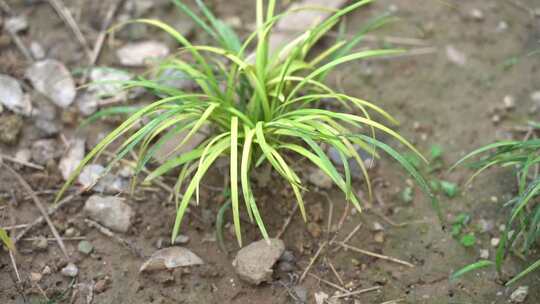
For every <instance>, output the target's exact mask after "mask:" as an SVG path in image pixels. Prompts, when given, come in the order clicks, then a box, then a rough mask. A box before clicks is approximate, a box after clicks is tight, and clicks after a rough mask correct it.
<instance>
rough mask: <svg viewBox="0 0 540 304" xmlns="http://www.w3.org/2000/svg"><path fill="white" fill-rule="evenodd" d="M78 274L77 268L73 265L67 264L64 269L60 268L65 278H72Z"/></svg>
mask: <svg viewBox="0 0 540 304" xmlns="http://www.w3.org/2000/svg"><path fill="white" fill-rule="evenodd" d="M78 274H79V268H77V266H75V264H73V263H69V264H67V265H66V267H64V268H62V275H63V276H66V277H71V278H74V277H76V276H77V275H78Z"/></svg>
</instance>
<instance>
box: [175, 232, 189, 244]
mask: <svg viewBox="0 0 540 304" xmlns="http://www.w3.org/2000/svg"><path fill="white" fill-rule="evenodd" d="M189 240H190V239H189V236H187V235H183V234H180V235H178V236H177V237H176V239H174V244H175V245H185V244H187V243H189Z"/></svg>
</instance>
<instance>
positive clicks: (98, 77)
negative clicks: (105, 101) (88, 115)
mask: <svg viewBox="0 0 540 304" xmlns="http://www.w3.org/2000/svg"><path fill="white" fill-rule="evenodd" d="M132 77H133V76H132V75H131V74H130V73H128V72H125V71H122V70H118V69H113V68H108V67H100V68H93V69H92V71H91V72H90V80H91V81H93V82H92V83H90V85H89V86H88V92H90V93H93V94H95V95H97V96H98V97H100V98H102V97H111V96H117V95H118V94H120V93H122V92H123V91H122V88H123V86H124V85H125V84H124V82H126V81H128V80H130V79H131V78H132Z"/></svg>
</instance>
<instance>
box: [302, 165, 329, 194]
mask: <svg viewBox="0 0 540 304" xmlns="http://www.w3.org/2000/svg"><path fill="white" fill-rule="evenodd" d="M308 178H309V181H310V182H311V183H312V184H313V185H315V186H317V187H319V188H321V189H330V188H332V179H331V178H330V177H329V176H328V175H326V174H325V173H324V172H323V171H322V170H321V169H318V168H317V169H314V170H312V171H311V173H310V174H309V177H308Z"/></svg>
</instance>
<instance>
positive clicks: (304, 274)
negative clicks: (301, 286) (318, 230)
mask: <svg viewBox="0 0 540 304" xmlns="http://www.w3.org/2000/svg"><path fill="white" fill-rule="evenodd" d="M327 244H328V243H327V242H324V243H322V244H321V245H320V246H319V249H317V252H315V255H314V256H313V257H312V258H311V261H309V264H308V266H307V267H306V269H304V272H303V273H302V275H301V276H300V279H298V283H302V281H303V280H304V279H305V278H306V275H307V274H308V272H309V270H310V269H311V267H312V266H313V263H315V261H316V260H317V258H318V257H319V255H320V254H321V252H322V250H323V249H324V247H326V245H327Z"/></svg>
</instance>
